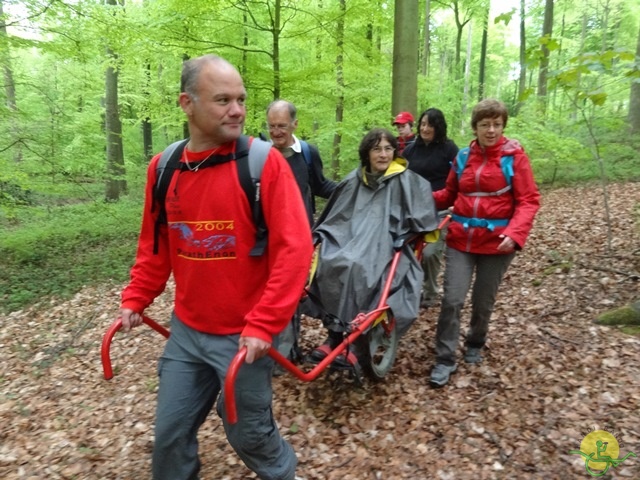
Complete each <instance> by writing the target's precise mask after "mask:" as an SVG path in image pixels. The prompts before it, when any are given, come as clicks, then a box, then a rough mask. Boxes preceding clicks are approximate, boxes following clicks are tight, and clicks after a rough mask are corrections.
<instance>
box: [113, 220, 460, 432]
mask: <svg viewBox="0 0 640 480" xmlns="http://www.w3.org/2000/svg"><path fill="white" fill-rule="evenodd" d="M449 220H450V217H449V216H447V217H445V218H444V219H443V220H442V222H440V225H438V229H439V230H441V229H442V228H444V226H445V225H446V224H447V223H448V222H449ZM419 236H420V235H418V234H412V235H411V236H408V237H406V238H404V239H403V240H402V241H401V242H397V244H396V245H394V248H395V252H394V254H393V259H392V261H391V267H390V268H389V273H388V275H387V278H386V280H385V284H384V287H383V290H382V295H381V296H380V300H379V301H378V306H377V307H376V308H375V309H374V310H371V311H370V312H368V313H361V314H359V315H358V316H357V317H356V318H355V319H354V320H353V321H352V322H351V333H350V334H349V335H348V336H347V337H346V338H345V339H344V340H343V341H342V343H341V344H340V345H338V346H337V347H336V348H334V349H333V350H332V351H331V353H329V355H327V356H326V357H325V358H324V359H323V360H322V361H321V362H319V363H318V364H317V365H316V366H315V367H314V368H313V369H311V370H309V371H308V372H305V371H303V370H301V369H300V368H298V367H297V366H295V365H294V364H293V363H291V362H290V361H289V360H288V359H287V358H285V357H284V356H283V355H281V354H280V353H279V352H278V351H277V350H276V349H275V348H273V347H271V348H270V349H269V352H268V355H269V356H270V357H271V358H273V359H274V360H275V361H276V362H277V363H278V364H280V365H281V366H282V367H284V368H285V369H286V370H287V371H288V372H289V373H291V374H292V375H294V376H295V377H296V378H298V379H299V380H302V381H304V382H310V381H312V380H315V379H316V378H317V377H318V376H319V375H320V373H322V372H323V371H324V370H325V369H326V368H327V367H328V366H329V365H331V363H332V362H333V361H334V360H335V359H336V358H337V357H338V355H340V354H342V353H343V352H344V351H345V350H346V348H347V347H348V346H349V345H350V344H352V343H353V342H354V341H355V340H356V339H357V338H358V337H359V336H360V335H362V334H363V333H364V332H365V331H366V330H367V329H368V328H369V327H370V326H371V325H372V324H374V322H375V321H376V320H379V321H380V322H381V321H382V320H383V319H384V318H385V317H384V316H383V315H382V314H383V313H384V312H386V311H387V310H389V306H388V305H386V302H387V298H388V297H389V291H390V290H391V284H392V282H393V277H394V275H395V271H396V268H397V266H398V262H399V261H400V256H401V255H402V245H404V244H405V243H406V242H411V241H414V240H416V239H418V240H419V245H418V246H417V248H416V252H417V254H418V256H419V257H421V255H422V249H423V247H424V245H425V242H424V240H422V239H420V238H418V237H419ZM142 321H143V322H144V323H146V324H147V325H148V326H150V327H151V328H153V329H154V330H155V331H156V332H158V333H160V334H161V335H162V336H164V337H165V338H169V334H170V332H169V330H167V329H166V328H165V327H163V326H162V325H160V324H158V323H157V322H156V321H154V320H153V319H151V318H149V317H147V316H143V318H142ZM121 328H122V319H121V318H118V319H117V320H116V321H115V322H113V324H112V325H111V326H110V327H109V329H108V330H107V332H106V333H105V335H104V337H103V339H102V348H101V357H102V368H103V371H104V378H105V379H106V380H111V379H112V378H113V368H112V366H111V355H110V349H111V341H112V340H113V337H114V336H115V334H116V333H117V332H118V331H119V330H120V329H121ZM246 356H247V349H246V347H243V348H241V349H240V350H239V351H238V353H237V354H236V355H235V357H234V358H233V360H232V361H231V363H230V364H229V369H228V370H227V376H226V378H225V381H224V404H225V410H226V413H227V420H228V421H229V423H231V424H234V423H236V422H237V421H238V412H237V410H236V395H235V388H234V387H235V381H236V377H237V375H238V370H239V369H240V367H241V366H242V364H243V363H244V361H245V358H246Z"/></svg>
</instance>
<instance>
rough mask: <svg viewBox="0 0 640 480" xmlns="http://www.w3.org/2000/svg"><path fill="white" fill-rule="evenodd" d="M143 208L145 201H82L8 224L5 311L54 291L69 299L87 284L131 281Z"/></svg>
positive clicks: (0, 288)
mask: <svg viewBox="0 0 640 480" xmlns="http://www.w3.org/2000/svg"><path fill="white" fill-rule="evenodd" d="M33 211H34V210H33V209H31V210H29V212H31V213H33ZM140 212H141V207H140V202H139V201H131V200H128V201H122V202H120V203H118V204H104V203H87V204H77V205H70V206H65V207H58V208H56V209H54V210H49V212H48V214H46V216H42V217H38V216H36V215H31V219H30V220H28V221H25V222H23V223H21V224H20V225H19V226H14V227H11V228H4V227H3V230H4V231H5V234H4V235H3V236H2V237H1V238H0V258H1V260H0V292H2V294H0V305H1V309H2V310H3V311H4V312H7V311H11V310H16V309H19V308H22V307H24V306H25V305H28V304H31V303H36V302H38V301H40V300H42V299H45V298H46V297H47V296H52V295H53V296H60V297H69V296H70V295H72V294H73V293H75V292H77V291H78V290H79V289H80V288H82V286H84V285H91V284H95V283H104V282H111V281H113V282H118V283H121V282H124V281H126V279H127V278H128V271H129V268H130V266H131V265H132V263H133V259H134V256H135V245H136V241H137V236H138V231H139V226H140ZM43 215H44V214H43Z"/></svg>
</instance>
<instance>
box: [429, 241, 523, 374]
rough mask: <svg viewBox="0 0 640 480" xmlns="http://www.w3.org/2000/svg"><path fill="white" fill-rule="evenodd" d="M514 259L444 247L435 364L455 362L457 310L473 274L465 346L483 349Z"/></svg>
mask: <svg viewBox="0 0 640 480" xmlns="http://www.w3.org/2000/svg"><path fill="white" fill-rule="evenodd" d="M514 256H515V252H514V253H509V254H506V255H486V254H475V253H465V252H461V251H460V250H456V249H454V248H449V247H447V249H446V252H445V270H444V283H443V287H444V295H443V298H442V306H441V308H440V316H439V317H438V327H437V329H436V363H443V364H445V365H453V364H455V363H456V351H457V349H458V341H459V336H460V311H461V310H462V307H463V306H464V301H465V299H466V296H467V292H468V291H469V288H470V286H471V280H472V279H473V276H474V272H475V281H474V282H473V290H472V292H471V321H470V323H469V330H468V332H467V340H466V344H467V346H468V347H477V348H481V347H483V346H484V344H485V342H486V341H487V333H488V331H489V320H490V319H491V314H492V313H493V307H494V305H495V303H496V296H497V294H498V287H499V286H500V283H501V282H502V277H503V276H504V274H505V272H506V271H507V269H508V268H509V265H510V264H511V261H512V260H513V257H514Z"/></svg>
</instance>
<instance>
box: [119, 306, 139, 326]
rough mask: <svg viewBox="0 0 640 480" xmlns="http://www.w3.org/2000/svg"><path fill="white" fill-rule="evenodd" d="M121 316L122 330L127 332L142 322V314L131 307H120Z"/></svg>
mask: <svg viewBox="0 0 640 480" xmlns="http://www.w3.org/2000/svg"><path fill="white" fill-rule="evenodd" d="M120 318H121V319H122V330H124V331H125V332H128V331H129V330H131V329H132V328H134V327H137V326H138V325H140V324H142V315H141V314H139V313H138V312H134V311H133V310H131V309H129V308H121V309H120Z"/></svg>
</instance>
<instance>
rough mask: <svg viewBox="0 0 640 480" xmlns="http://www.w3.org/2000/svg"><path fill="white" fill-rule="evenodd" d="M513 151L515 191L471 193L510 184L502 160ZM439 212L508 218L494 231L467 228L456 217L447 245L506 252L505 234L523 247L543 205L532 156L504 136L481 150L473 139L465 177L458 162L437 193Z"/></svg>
mask: <svg viewBox="0 0 640 480" xmlns="http://www.w3.org/2000/svg"><path fill="white" fill-rule="evenodd" d="M503 155H505V156H506V155H513V178H512V183H511V190H510V191H508V192H506V193H504V194H502V195H498V196H486V197H474V196H467V195H465V194H467V193H473V192H496V191H498V190H500V189H502V188H504V187H506V186H507V180H506V179H505V177H504V174H503V173H502V168H501V166H500V158H501V157H502V156H503ZM433 198H434V200H435V201H436V206H437V208H438V210H444V209H446V208H449V207H451V206H453V213H454V215H460V216H462V217H468V218H482V219H509V224H508V225H507V226H504V227H503V226H499V227H496V228H495V230H493V231H491V230H489V229H488V228H483V227H469V228H466V229H465V228H464V226H463V224H462V223H459V222H456V221H452V222H451V223H450V224H449V230H448V232H447V240H446V242H447V245H448V246H449V247H451V248H455V249H456V250H460V251H463V252H470V253H483V254H502V253H506V252H500V251H498V245H500V243H501V242H502V239H501V238H500V235H506V236H508V237H510V238H511V239H512V240H513V241H514V242H516V249H517V250H519V249H521V248H522V247H524V244H525V242H526V240H527V237H528V236H529V232H530V231H531V228H532V227H533V219H534V217H535V215H536V212H537V211H538V209H539V208H540V193H539V192H538V187H537V186H536V183H535V180H534V178H533V172H532V170H531V164H530V163H529V158H528V157H527V154H526V153H525V152H524V150H523V148H522V147H521V146H520V144H519V143H518V142H517V141H515V140H509V139H507V138H506V137H502V138H501V139H500V141H499V142H498V143H497V144H496V145H494V146H491V147H487V148H482V147H481V146H480V145H479V144H478V142H477V141H476V140H474V141H472V142H471V145H470V151H469V158H468V159H467V164H466V166H465V169H464V170H463V171H462V175H461V176H460V180H459V181H458V175H457V174H456V168H455V165H454V166H453V167H452V168H451V170H450V171H449V176H448V177H447V184H446V187H445V188H444V189H442V190H438V191H437V192H434V193H433Z"/></svg>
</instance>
